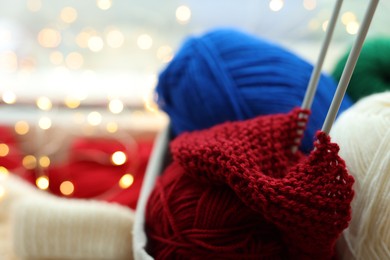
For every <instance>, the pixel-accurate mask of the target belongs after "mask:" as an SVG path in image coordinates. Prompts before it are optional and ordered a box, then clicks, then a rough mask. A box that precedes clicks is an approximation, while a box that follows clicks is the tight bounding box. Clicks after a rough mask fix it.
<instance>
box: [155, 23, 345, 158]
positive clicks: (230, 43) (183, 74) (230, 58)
mask: <svg viewBox="0 0 390 260" xmlns="http://www.w3.org/2000/svg"><path fill="white" fill-rule="evenodd" d="M312 70H313V66H312V64H310V63H309V62H307V61H305V60H303V59H302V58H300V57H298V56H297V55H295V54H294V53H292V52H290V51H288V50H287V49H285V48H283V47H281V46H278V45H277V44H274V43H272V42H269V41H267V40H265V39H262V38H258V37H255V36H252V35H250V34H246V33H244V32H240V31H237V30H234V29H228V28H226V29H215V30H213V31H210V32H207V33H205V34H204V35H201V36H199V37H195V36H194V37H189V38H188V39H187V40H186V41H185V42H184V44H183V45H182V46H181V49H180V50H179V51H178V53H177V54H176V55H175V57H174V59H173V60H172V61H171V62H170V64H169V65H168V66H167V67H166V68H165V69H164V70H163V71H162V73H161V74H160V76H159V82H158V85H157V88H156V92H157V94H158V98H157V102H158V105H159V107H160V108H161V109H162V110H164V111H165V112H167V114H168V115H169V116H170V119H171V127H172V130H173V132H174V134H176V135H177V134H180V133H181V132H184V131H192V130H196V129H204V128H208V127H210V126H213V125H216V124H218V123H222V122H225V121H235V120H245V119H249V118H253V117H255V116H258V115H266V114H275V113H286V112H288V111H290V110H291V109H293V108H294V107H298V106H301V104H302V101H303V97H304V94H305V91H306V89H307V85H308V82H309V79H310V75H311V73H312ZM335 89H336V83H335V81H334V80H333V79H332V78H331V77H330V76H327V75H324V74H323V75H321V78H320V81H319V85H318V90H317V93H316V95H315V98H314V102H313V106H312V110H311V112H312V114H311V116H310V119H309V123H308V126H307V130H306V133H305V136H304V138H303V140H302V147H301V148H302V150H303V151H306V152H308V151H310V150H311V149H312V147H313V139H314V136H315V132H316V131H317V130H319V129H321V127H322V124H323V121H324V119H325V117H326V113H327V110H328V108H329V105H330V103H331V100H332V98H333V94H334V92H335ZM350 105H351V101H350V100H349V98H348V97H345V99H344V101H343V103H342V104H341V107H340V111H343V110H345V109H346V108H348V107H349V106H350Z"/></svg>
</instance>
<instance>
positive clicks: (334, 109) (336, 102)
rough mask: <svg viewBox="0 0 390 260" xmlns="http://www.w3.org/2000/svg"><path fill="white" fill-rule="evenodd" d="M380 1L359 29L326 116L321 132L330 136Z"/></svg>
mask: <svg viewBox="0 0 390 260" xmlns="http://www.w3.org/2000/svg"><path fill="white" fill-rule="evenodd" d="M378 3H379V0H371V1H370V4H369V6H368V8H367V11H366V13H365V16H364V19H363V22H362V24H361V27H360V29H359V32H358V35H357V38H356V40H355V42H354V44H353V47H352V49H351V52H350V53H349V56H348V60H347V63H346V64H345V67H344V70H343V73H342V75H341V78H340V81H339V84H338V86H337V89H336V93H335V94H334V96H333V99H332V103H331V105H330V108H329V111H328V114H327V115H326V118H325V121H324V124H323V126H322V129H321V131H323V132H324V133H326V134H328V135H329V132H330V129H331V128H332V125H333V123H334V121H335V118H336V115H337V113H338V110H339V108H340V105H341V101H342V100H343V98H344V95H345V91H346V90H347V87H348V84H349V81H350V80H351V77H352V73H353V71H354V69H355V66H356V63H357V60H358V58H359V55H360V52H361V50H362V47H363V43H364V40H365V38H366V36H367V32H368V29H369V28H370V24H371V21H372V18H373V17H374V14H375V10H376V7H377V6H378Z"/></svg>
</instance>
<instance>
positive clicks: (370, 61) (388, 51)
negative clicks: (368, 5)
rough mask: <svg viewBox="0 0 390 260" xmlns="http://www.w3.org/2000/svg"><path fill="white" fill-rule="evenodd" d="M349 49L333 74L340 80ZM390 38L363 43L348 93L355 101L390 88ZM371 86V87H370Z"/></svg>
mask: <svg viewBox="0 0 390 260" xmlns="http://www.w3.org/2000/svg"><path fill="white" fill-rule="evenodd" d="M348 55H349V51H348V52H347V53H346V54H344V55H343V56H342V57H341V58H340V60H339V61H338V62H337V64H336V66H335V68H334V70H333V72H332V75H333V77H334V78H335V79H336V80H340V78H341V74H342V73H343V69H344V66H345V63H346V62H347V59H348ZM389 67H390V38H371V39H367V40H366V41H365V43H364V45H363V48H362V51H361V53H360V56H359V59H358V61H357V64H356V67H355V70H354V72H353V74H352V78H351V81H350V83H349V86H348V89H347V93H348V95H349V97H350V98H351V99H352V100H353V101H357V100H359V99H360V98H362V97H365V96H368V95H370V94H374V93H380V92H384V91H387V90H390V70H389ZM368 86H369V87H368Z"/></svg>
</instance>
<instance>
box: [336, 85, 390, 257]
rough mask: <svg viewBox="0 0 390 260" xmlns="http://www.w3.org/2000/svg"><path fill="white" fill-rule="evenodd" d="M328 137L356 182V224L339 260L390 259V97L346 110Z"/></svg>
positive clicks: (374, 98)
mask: <svg viewBox="0 0 390 260" xmlns="http://www.w3.org/2000/svg"><path fill="white" fill-rule="evenodd" d="M330 136H331V137H332V140H333V141H334V142H336V143H338V144H339V146H340V156H341V157H342V158H343V159H344V160H345V162H346V165H347V168H348V170H349V171H350V173H351V174H352V175H353V176H354V177H355V186H354V189H355V198H354V200H353V201H352V221H351V223H350V225H349V227H348V229H346V230H345V231H344V233H343V236H342V238H341V239H340V241H339V242H338V248H339V253H340V259H365V260H366V259H390V92H384V93H379V94H373V95H370V96H368V97H365V98H363V99H361V100H360V101H358V102H357V103H356V104H354V105H353V106H352V107H351V108H350V109H348V110H346V111H344V112H343V113H342V114H341V115H340V116H339V118H338V119H337V121H336V122H335V124H334V126H333V129H332V131H331V133H330Z"/></svg>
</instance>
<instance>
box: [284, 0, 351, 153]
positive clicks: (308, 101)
mask: <svg viewBox="0 0 390 260" xmlns="http://www.w3.org/2000/svg"><path fill="white" fill-rule="evenodd" d="M342 4H343V0H336V4H335V6H334V8H333V12H332V16H331V18H330V21H329V23H328V26H327V28H326V35H325V39H324V42H323V45H322V47H321V50H320V55H319V57H318V60H317V63H316V65H315V66H314V69H313V72H312V74H311V76H310V81H309V84H308V87H307V89H306V92H305V97H304V99H303V102H302V106H301V108H302V109H305V110H310V108H311V106H312V104H313V99H314V95H315V93H316V91H317V86H318V81H319V79H320V76H321V71H322V66H323V64H324V60H325V56H326V53H327V51H328V49H329V45H330V41H331V40H332V36H333V32H334V29H335V27H336V23H337V19H338V16H339V14H340V10H341V6H342ZM305 116H306V114H302V113H301V114H300V115H299V117H300V118H303V117H305ZM299 131H302V133H299V134H303V130H299ZM300 141H301V139H300V138H298V139H297V140H295V143H296V144H295V145H294V146H293V147H292V151H293V153H295V152H296V151H297V150H298V144H299V143H300Z"/></svg>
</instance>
